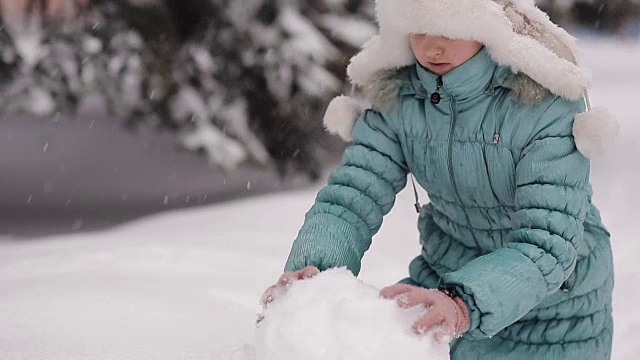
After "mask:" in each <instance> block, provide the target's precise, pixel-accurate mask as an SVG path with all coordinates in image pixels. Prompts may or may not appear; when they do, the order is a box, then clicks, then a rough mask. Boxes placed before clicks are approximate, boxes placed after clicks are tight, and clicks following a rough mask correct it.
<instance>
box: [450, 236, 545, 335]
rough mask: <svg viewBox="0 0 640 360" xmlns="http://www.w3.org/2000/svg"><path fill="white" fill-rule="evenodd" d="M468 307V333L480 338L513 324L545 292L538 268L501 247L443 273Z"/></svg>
mask: <svg viewBox="0 0 640 360" xmlns="http://www.w3.org/2000/svg"><path fill="white" fill-rule="evenodd" d="M442 279H443V280H444V283H445V284H449V285H455V286H456V289H457V292H458V294H459V295H460V297H461V298H462V300H463V301H464V302H465V303H466V304H467V305H468V306H469V310H470V317H469V318H470V326H469V332H468V336H469V337H471V338H474V339H484V338H487V337H490V336H493V335H495V334H496V333H498V332H499V331H500V330H502V329H504V328H505V327H507V326H509V325H511V324H513V323H514V322H516V321H517V320H519V319H520V318H522V316H524V315H525V314H526V313H528V312H529V311H530V310H531V309H533V308H534V307H535V306H536V305H537V304H539V303H540V302H541V301H542V300H543V299H544V297H545V295H546V289H547V284H546V282H545V280H544V277H543V276H542V274H541V273H540V270H539V269H538V267H537V266H536V265H535V264H534V263H533V262H532V261H531V260H530V259H529V258H528V257H526V256H524V255H523V254H522V253H520V252H519V251H517V250H514V249H509V248H503V249H498V250H495V251H493V252H492V253H489V254H487V255H484V256H481V257H479V258H476V259H474V260H473V261H471V262H469V263H468V264H467V265H465V266H463V267H462V268H461V269H460V270H458V271H454V272H451V273H447V274H444V275H443V276H442Z"/></svg>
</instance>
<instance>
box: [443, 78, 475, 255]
mask: <svg viewBox="0 0 640 360" xmlns="http://www.w3.org/2000/svg"><path fill="white" fill-rule="evenodd" d="M441 78H442V77H439V79H441ZM441 81H442V80H440V82H441ZM449 99H450V100H451V102H450V105H449V109H450V110H451V127H450V128H449V144H448V145H449V154H448V159H447V165H448V167H449V178H450V179H451V184H452V185H453V190H454V192H455V194H456V198H457V200H458V203H459V204H460V205H462V200H461V199H462V197H461V196H460V191H459V190H458V184H457V183H456V178H455V176H454V174H453V134H454V131H455V128H456V122H457V121H458V116H457V115H458V108H457V104H456V99H455V98H454V97H453V96H451V95H449ZM464 217H465V219H466V220H467V227H468V228H469V231H470V232H471V236H472V237H473V241H474V243H475V244H476V245H478V239H476V234H475V232H474V231H473V230H472V228H471V220H470V219H469V214H467V212H466V211H465V212H464Z"/></svg>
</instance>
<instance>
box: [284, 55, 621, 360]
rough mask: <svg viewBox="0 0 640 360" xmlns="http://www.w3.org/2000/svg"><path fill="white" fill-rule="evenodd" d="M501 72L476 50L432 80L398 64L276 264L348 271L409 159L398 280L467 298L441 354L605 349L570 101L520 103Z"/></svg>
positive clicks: (603, 270) (605, 265)
mask: <svg viewBox="0 0 640 360" xmlns="http://www.w3.org/2000/svg"><path fill="white" fill-rule="evenodd" d="M514 78H515V76H514V75H513V74H512V73H511V71H510V70H509V69H508V68H505V67H502V66H499V65H497V64H496V63H495V62H494V61H493V60H492V59H491V58H490V56H489V55H488V53H487V51H486V50H482V51H480V52H479V53H478V54H477V55H476V56H475V57H473V58H472V59H471V60H469V61H467V62H466V63H464V64H463V65H461V66H459V67H458V68H456V69H454V70H453V71H451V72H449V73H447V74H446V75H444V76H443V77H442V78H441V79H438V78H437V76H436V75H435V74H433V73H431V72H429V71H428V70H426V69H424V68H423V67H421V66H420V65H416V66H415V68H412V69H411V70H410V71H408V72H407V78H406V81H405V83H404V85H402V87H401V88H400V91H399V95H398V96H399V97H398V101H397V102H396V105H395V106H393V107H392V108H391V109H390V110H385V111H378V110H374V109H368V110H366V111H365V112H364V113H363V114H362V115H361V116H360V118H359V119H358V120H357V122H356V124H355V127H354V129H353V143H352V144H351V145H350V146H349V147H348V148H347V149H346V151H345V153H344V158H343V163H342V165H341V166H340V167H339V168H338V169H336V170H335V171H334V172H333V173H332V174H331V176H330V178H329V184H328V186H326V187H325V188H323V189H322V190H321V191H320V192H319V194H318V196H317V199H316V203H315V204H314V205H313V207H312V208H311V210H310V211H309V212H308V213H307V215H306V219H305V223H304V225H303V227H302V229H301V230H300V232H299V235H298V237H297V239H296V240H295V242H294V244H293V247H292V250H291V254H290V256H289V259H288V261H287V264H286V267H285V269H286V270H298V269H301V268H303V267H305V266H307V265H315V266H317V267H319V268H320V269H327V268H331V267H339V266H347V267H348V268H349V269H350V270H351V271H352V272H353V273H354V274H356V275H357V274H358V272H359V271H360V261H361V258H362V257H363V255H364V253H365V251H366V250H367V249H368V248H369V245H370V243H371V239H372V236H373V235H374V234H375V233H376V232H377V231H378V229H379V228H380V226H381V224H382V219H383V216H384V215H385V214H387V213H388V212H389V211H390V210H391V208H392V206H393V204H394V200H395V195H396V194H397V193H398V192H399V191H400V190H402V189H403V188H404V187H405V185H406V180H407V174H408V173H409V172H410V173H412V174H413V175H414V176H415V178H416V180H417V181H418V182H419V184H420V185H421V186H422V187H423V188H424V189H426V191H427V193H428V195H429V199H430V201H431V202H430V203H429V204H428V205H426V206H424V207H423V208H422V211H421V214H420V217H419V230H420V241H421V244H422V253H421V254H420V256H418V257H417V258H416V259H415V260H414V261H413V262H412V263H411V264H410V266H409V275H410V277H409V278H408V279H406V280H404V282H407V283H412V284H414V285H420V286H423V287H427V288H436V287H438V286H440V285H444V284H448V285H453V286H455V287H456V289H457V291H458V293H459V295H460V296H461V297H462V298H463V299H464V300H465V302H466V303H467V304H468V306H469V309H470V312H471V326H470V329H469V331H468V332H467V333H466V334H465V335H464V337H463V338H461V339H459V340H458V341H457V342H456V343H454V345H453V347H452V356H453V358H454V359H457V358H459V359H476V358H477V359H485V358H486V359H502V358H504V359H520V358H522V359H581V360H584V359H605V358H608V357H609V352H610V348H611V332H612V324H611V305H610V304H611V292H612V288H613V269H612V256H611V249H610V243H609V233H608V232H607V230H606V229H605V227H604V226H603V225H602V223H601V220H600V216H599V212H598V210H597V209H596V208H595V207H594V205H593V204H592V203H591V194H592V191H591V186H590V184H589V169H590V166H589V160H588V159H587V158H585V157H584V156H583V155H582V154H580V152H578V150H577V149H576V146H575V143H574V139H573V136H572V125H573V120H574V116H575V114H576V113H578V112H582V111H583V110H584V103H583V102H582V101H577V102H571V101H567V100H564V99H562V98H559V97H555V96H551V95H549V96H546V97H544V98H543V99H541V100H540V101H539V102H537V103H536V104H535V105H528V104H526V103H524V102H523V101H521V100H518V99H517V97H516V96H515V95H514V89H512V87H513V85H512V84H513V79H514ZM436 92H437V93H439V94H440V95H441V100H440V101H439V102H437V103H436V102H434V101H431V100H432V99H431V96H432V94H434V93H436Z"/></svg>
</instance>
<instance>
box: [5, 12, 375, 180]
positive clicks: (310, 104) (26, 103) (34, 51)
mask: <svg viewBox="0 0 640 360" xmlns="http://www.w3.org/2000/svg"><path fill="white" fill-rule="evenodd" d="M79 19H80V20H79V21H73V22H65V23H60V22H49V21H39V22H36V23H37V25H38V27H36V29H35V30H33V31H30V32H25V31H13V32H11V31H5V32H3V33H1V34H4V37H3V36H2V35H0V41H2V42H6V43H11V42H12V44H10V46H7V49H15V52H16V54H17V56H14V58H12V59H10V58H11V56H9V55H7V56H6V59H7V60H5V57H4V56H3V57H2V60H0V61H2V63H3V65H2V69H3V71H9V72H12V73H14V74H18V76H15V77H14V80H11V81H9V83H8V84H5V85H4V86H3V88H2V98H3V99H5V101H3V102H2V103H0V106H2V108H3V110H7V109H10V110H13V111H30V112H34V113H37V114H40V115H46V114H52V113H55V112H59V111H64V112H73V110H74V109H75V107H76V106H77V105H78V103H79V102H80V101H81V100H82V98H83V97H85V96H89V95H100V96H102V97H104V98H105V100H106V101H107V103H108V104H109V109H110V110H111V111H112V112H113V113H114V114H116V115H118V117H120V118H122V119H124V120H125V121H126V123H127V124H128V125H134V126H141V125H142V126H144V125H146V126H149V125H150V126H155V127H158V128H161V129H168V130H170V131H172V132H175V134H176V135H177V137H178V138H179V139H180V140H181V143H182V144H183V145H184V146H185V147H186V148H189V149H192V150H196V151H203V152H204V153H205V154H206V155H207V157H208V159H210V161H211V162H212V163H214V164H216V165H219V166H221V167H224V168H233V167H235V166H237V165H238V164H240V163H243V162H247V161H252V162H255V163H257V164H263V165H265V164H277V165H278V166H279V167H280V169H282V171H283V172H284V171H287V170H288V169H290V168H291V166H293V167H294V168H295V169H297V170H302V171H304V172H306V173H307V174H309V175H311V176H317V175H318V171H319V169H320V166H319V164H318V156H319V154H320V153H321V151H322V149H323V143H324V142H326V141H327V140H328V139H329V138H328V137H327V136H326V135H325V134H324V132H323V129H322V121H321V118H322V115H323V112H324V109H325V107H326V104H327V102H328V101H329V100H330V99H331V98H332V97H333V96H334V95H336V94H337V93H340V92H342V91H343V90H345V89H344V69H345V66H346V64H347V61H348V59H349V57H350V56H351V55H352V54H353V53H354V52H355V51H356V50H357V48H358V47H359V46H360V45H361V44H362V43H363V42H364V41H365V40H366V38H367V37H368V36H369V35H370V34H371V33H372V32H373V30H374V26H373V22H372V1H363V0H313V1H307V0H304V1H303V0H246V1H232V0H198V1H195V0H192V1H189V2H185V1H180V0H135V1H134V0H128V1H125V0H94V1H93V2H92V6H91V7H90V8H89V9H87V11H86V12H85V13H84V14H83V15H82V16H81V17H80V18H79ZM8 35H12V36H8ZM25 39H27V40H28V41H26V40H25ZM21 43H28V44H30V45H29V46H24V45H22V46H21V45H20V44H21ZM3 48H4V47H3ZM0 55H1V54H0Z"/></svg>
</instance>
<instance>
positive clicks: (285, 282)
mask: <svg viewBox="0 0 640 360" xmlns="http://www.w3.org/2000/svg"><path fill="white" fill-rule="evenodd" d="M297 277H298V275H297V274H296V273H293V272H287V273H284V274H282V276H280V279H278V282H277V284H276V285H278V286H289V285H291V283H292V282H294V281H295V280H296V279H297Z"/></svg>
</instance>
